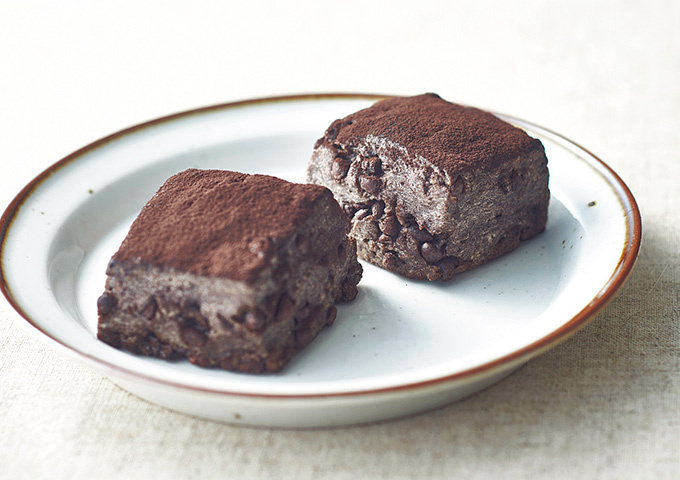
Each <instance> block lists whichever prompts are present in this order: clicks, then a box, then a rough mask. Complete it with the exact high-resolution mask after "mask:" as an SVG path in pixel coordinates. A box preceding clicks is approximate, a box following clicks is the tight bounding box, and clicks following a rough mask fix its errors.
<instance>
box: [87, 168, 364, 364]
mask: <svg viewBox="0 0 680 480" xmlns="http://www.w3.org/2000/svg"><path fill="white" fill-rule="evenodd" d="M349 229H350V222H349V220H348V219H347V217H346V215H345V214H344V213H343V211H342V210H341V209H340V207H339V205H338V204H337V202H336V201H335V200H334V198H333V195H332V194H331V192H330V191H329V190H328V189H327V188H325V187H322V186H318V185H302V184H294V183H289V182H286V181H284V180H281V179H278V178H275V177H271V176H266V175H246V174H242V173H236V172H229V171H221V170H195V169H192V170H187V171H184V172H182V173H179V174H177V175H174V176H173V177H171V178H170V179H168V180H167V181H166V182H165V184H164V185H163V186H162V187H161V188H160V189H159V190H158V192H157V193H156V194H155V195H154V196H153V198H152V199H151V200H150V201H149V202H148V203H147V204H146V205H145V206H144V208H143V209H142V211H141V213H140V214H139V216H138V217H137V218H136V220H135V221H134V223H133V224H132V226H131V228H130V231H129V233H128V235H127V237H126V238H125V240H124V241H123V243H122V245H121V246H120V249H119V250H118V251H117V252H116V253H115V255H114V256H113V258H112V259H111V261H110V262H109V265H108V268H107V272H106V273H107V279H106V290H105V292H104V293H103V294H102V295H101V297H100V298H99V300H98V302H97V308H98V313H99V325H98V338H99V339H101V340H103V341H104V342H106V343H108V344H110V345H112V346H114V347H116V348H121V349H124V350H128V351H130V352H133V353H137V354H142V355H149V356H153V357H158V358H162V359H176V358H187V359H188V360H189V361H191V362H192V363H194V364H196V365H199V366H202V367H217V368H222V369H225V370H232V371H239V372H248V373H260V372H276V371H279V370H281V368H283V366H284V365H285V364H286V363H287V362H288V361H289V360H290V358H291V357H292V355H293V354H294V353H295V352H296V351H298V350H300V349H302V348H304V347H305V346H306V345H308V344H309V343H310V342H311V341H312V340H313V339H314V338H315V337H316V336H317V334H318V333H319V332H320V331H321V329H323V328H324V326H326V325H331V324H332V323H333V321H334V319H335V317H336V308H335V306H334V304H335V303H336V302H344V301H351V300H353V299H354V298H355V297H356V295H357V287H356V285H357V283H358V282H359V280H360V278H361V274H362V269H361V265H360V264H359V263H358V262H357V257H356V246H355V242H354V240H352V239H350V238H348V236H347V234H348V232H349Z"/></svg>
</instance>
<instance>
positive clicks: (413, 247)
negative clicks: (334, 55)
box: [307, 94, 550, 280]
mask: <svg viewBox="0 0 680 480" xmlns="http://www.w3.org/2000/svg"><path fill="white" fill-rule="evenodd" d="M307 180H308V182H310V183H316V184H319V185H324V186H326V187H328V188H329V189H331V190H332V191H333V194H334V196H335V198H336V199H337V200H338V202H339V203H340V204H341V206H342V207H343V209H344V210H345V212H346V213H347V214H348V215H349V216H350V218H351V220H352V231H351V234H350V235H351V236H353V237H354V238H355V239H356V240H357V250H358V255H359V257H360V258H362V259H364V260H367V261H369V262H371V263H374V264H376V265H378V266H381V267H384V268H386V269H388V270H391V271H394V272H396V273H399V274H401V275H404V276H406V277H410V278H414V279H428V280H438V279H441V280H450V279H451V278H452V276H453V275H454V274H456V273H458V272H462V271H465V270H468V269H471V268H474V267H477V266H479V265H481V264H483V263H485V262H488V261H489V260H492V259H494V258H496V257H498V256H500V255H502V254H504V253H507V252H509V251H511V250H513V249H515V248H516V247H517V246H518V244H519V242H520V240H525V239H529V238H531V237H533V236H534V235H536V234H538V233H539V232H541V231H543V230H544V229H545V225H546V220H547V212H548V201H549V197H550V194H549V191H548V168H547V159H546V156H545V152H544V149H543V145H542V144H541V142H540V141H539V140H537V139H534V138H532V137H530V136H529V135H527V134H526V133H525V132H524V131H523V130H521V129H519V128H517V127H515V126H513V125H510V124H509V123H507V122H505V121H503V120H501V119H499V118H498V117H496V116H495V115H493V114H491V113H488V112H485V111H482V110H479V109H476V108H471V107H465V106H461V105H456V104H452V103H449V102H447V101H445V100H443V99H441V98H440V97H439V96H437V95H434V94H425V95H419V96H415V97H392V98H388V99H385V100H381V101H379V102H377V103H376V104H374V105H373V106H371V107H369V108H367V109H364V110H361V111H359V112H356V113H354V114H352V115H349V116H347V117H345V118H343V119H340V120H336V121H335V122H333V123H332V124H331V125H330V127H329V128H328V129H327V130H326V132H325V134H324V136H323V137H322V138H320V139H319V140H318V141H317V143H316V145H315V148H314V152H313V155H312V158H311V160H310V162H309V166H308V170H307Z"/></svg>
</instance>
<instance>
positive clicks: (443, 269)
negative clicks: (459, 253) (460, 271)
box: [437, 257, 460, 280]
mask: <svg viewBox="0 0 680 480" xmlns="http://www.w3.org/2000/svg"><path fill="white" fill-rule="evenodd" d="M459 264H460V260H459V259H458V258H456V257H446V258H444V259H443V260H441V261H440V262H439V263H437V268H438V269H439V273H440V277H441V279H442V280H451V278H452V277H453V274H454V272H455V270H456V267H458V265H459Z"/></svg>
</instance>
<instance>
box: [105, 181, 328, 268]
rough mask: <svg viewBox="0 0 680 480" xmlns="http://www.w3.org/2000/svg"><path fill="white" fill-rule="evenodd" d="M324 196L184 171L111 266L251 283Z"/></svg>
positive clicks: (296, 187) (324, 192)
mask: <svg viewBox="0 0 680 480" xmlns="http://www.w3.org/2000/svg"><path fill="white" fill-rule="evenodd" d="M324 196H329V197H332V194H331V192H330V191H329V190H328V189H326V188H325V187H321V186H319V185H303V184H294V183H289V182H286V181H284V180H281V179H278V178H275V177H271V176H267V175H246V174H242V173H237V172H230V171H223V170H196V169H190V170H186V171H184V172H181V173H178V174H176V175H174V176H172V177H170V178H169V179H168V180H167V181H166V182H165V183H164V184H163V186H161V188H160V189H159V190H158V192H156V194H155V195H154V196H153V198H152V199H151V200H150V201H149V202H148V203H147V204H146V205H145V206H144V208H143V209H142V211H141V213H140V214H139V216H138V217H137V219H136V220H135V221H134V223H133V224H132V227H131V228H130V231H129V233H128V235H127V237H126V238H125V240H124V241H123V243H122V245H121V247H120V249H119V250H118V252H117V253H116V254H115V255H114V257H113V260H114V261H134V262H137V261H139V262H141V263H147V264H151V265H155V266H161V267H170V268H175V269H178V270H182V271H187V272H190V273H194V274H198V275H207V276H216V277H218V276H219V277H226V278H230V279H233V280H236V281H246V282H251V281H253V280H254V279H255V278H256V277H257V276H258V274H259V273H260V272H261V271H262V269H263V268H264V267H265V266H267V265H268V264H269V262H270V261H271V258H272V256H273V255H274V254H275V251H276V248H277V242H278V241H280V240H284V239H287V238H290V237H291V236H292V235H293V234H294V233H295V232H296V231H297V229H298V227H299V225H300V224H301V223H302V222H303V221H304V220H305V219H306V218H307V217H308V216H309V215H310V213H311V210H312V208H313V207H314V205H315V203H316V202H317V201H318V200H320V199H322V198H323V197H324ZM338 208H339V207H338Z"/></svg>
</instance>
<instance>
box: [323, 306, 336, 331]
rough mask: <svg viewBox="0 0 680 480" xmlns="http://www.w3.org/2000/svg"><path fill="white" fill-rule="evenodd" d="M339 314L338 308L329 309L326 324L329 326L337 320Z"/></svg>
mask: <svg viewBox="0 0 680 480" xmlns="http://www.w3.org/2000/svg"><path fill="white" fill-rule="evenodd" d="M337 316H338V309H337V308H335V307H331V308H329V309H328V311H327V312H326V325H328V326H329V327H330V326H331V325H333V322H335V318H336V317H337Z"/></svg>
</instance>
